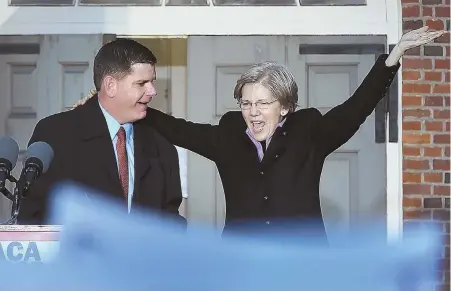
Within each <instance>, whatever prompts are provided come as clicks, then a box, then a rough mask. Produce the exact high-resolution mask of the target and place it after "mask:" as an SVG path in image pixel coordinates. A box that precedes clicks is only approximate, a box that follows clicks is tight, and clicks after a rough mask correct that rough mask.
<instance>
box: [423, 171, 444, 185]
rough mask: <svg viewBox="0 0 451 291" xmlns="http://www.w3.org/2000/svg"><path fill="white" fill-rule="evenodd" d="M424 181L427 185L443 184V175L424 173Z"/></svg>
mask: <svg viewBox="0 0 451 291" xmlns="http://www.w3.org/2000/svg"><path fill="white" fill-rule="evenodd" d="M423 179H424V182H427V183H441V182H443V175H442V174H441V173H424V174H423Z"/></svg>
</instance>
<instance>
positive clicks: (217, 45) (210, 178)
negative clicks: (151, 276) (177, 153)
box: [187, 36, 285, 229]
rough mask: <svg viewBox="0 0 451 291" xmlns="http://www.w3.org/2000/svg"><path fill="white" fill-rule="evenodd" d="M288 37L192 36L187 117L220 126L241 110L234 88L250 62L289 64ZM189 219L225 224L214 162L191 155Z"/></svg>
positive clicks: (189, 49)
mask: <svg viewBox="0 0 451 291" xmlns="http://www.w3.org/2000/svg"><path fill="white" fill-rule="evenodd" d="M284 49H285V45H284V37H283V36H271V37H266V36H250V37H239V36H220V37H206V36H193V37H189V38H188V74H187V76H188V101H187V118H188V119H189V120H192V121H196V122H208V123H212V124H217V122H218V121H219V119H220V118H221V116H222V115H223V114H224V113H225V112H227V111H230V110H238V107H237V103H236V101H235V99H234V98H233V88H234V87H235V83H236V81H237V79H238V78H239V76H240V75H241V74H242V73H244V72H245V71H246V70H247V69H248V68H249V66H250V65H252V64H254V63H256V62H261V61H266V60H272V61H276V62H284V58H285V51H284ZM188 193H189V198H188V213H187V215H188V218H189V219H190V220H200V221H202V222H205V223H208V224H210V225H212V224H213V225H216V226H218V228H220V229H221V228H222V227H223V225H224V219H225V204H224V191H223V189H222V183H221V179H220V178H219V174H218V172H217V171H216V166H215V165H214V163H213V162H210V161H209V160H207V159H204V158H202V157H200V156H198V155H197V154H193V153H191V152H190V153H189V154H188Z"/></svg>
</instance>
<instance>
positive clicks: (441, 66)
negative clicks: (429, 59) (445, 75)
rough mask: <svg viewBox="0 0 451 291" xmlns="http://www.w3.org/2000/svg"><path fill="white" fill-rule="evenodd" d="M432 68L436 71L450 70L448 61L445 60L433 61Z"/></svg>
mask: <svg viewBox="0 0 451 291" xmlns="http://www.w3.org/2000/svg"><path fill="white" fill-rule="evenodd" d="M434 68H435V69H437V70H449V68H450V65H449V59H447V60H439V59H434Z"/></svg>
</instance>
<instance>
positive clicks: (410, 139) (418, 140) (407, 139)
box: [402, 133, 431, 144]
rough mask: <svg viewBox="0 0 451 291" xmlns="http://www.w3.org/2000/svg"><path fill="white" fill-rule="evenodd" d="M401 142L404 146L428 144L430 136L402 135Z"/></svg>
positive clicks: (424, 134)
mask: <svg viewBox="0 0 451 291" xmlns="http://www.w3.org/2000/svg"><path fill="white" fill-rule="evenodd" d="M402 140H403V142H404V143H405V144H429V143H431V135H430V134H429V133H403V135H402Z"/></svg>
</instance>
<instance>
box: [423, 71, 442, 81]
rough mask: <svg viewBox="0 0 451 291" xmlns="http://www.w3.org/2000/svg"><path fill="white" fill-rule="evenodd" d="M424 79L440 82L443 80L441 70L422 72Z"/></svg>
mask: <svg viewBox="0 0 451 291" xmlns="http://www.w3.org/2000/svg"><path fill="white" fill-rule="evenodd" d="M424 80H426V81H435V82H440V81H442V80H443V73H442V72H424Z"/></svg>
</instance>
